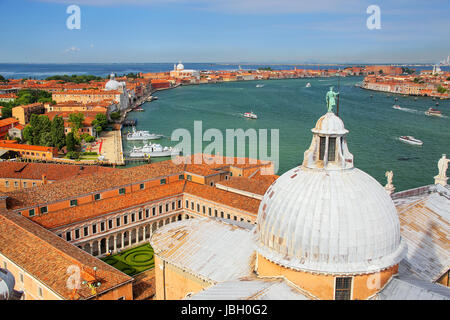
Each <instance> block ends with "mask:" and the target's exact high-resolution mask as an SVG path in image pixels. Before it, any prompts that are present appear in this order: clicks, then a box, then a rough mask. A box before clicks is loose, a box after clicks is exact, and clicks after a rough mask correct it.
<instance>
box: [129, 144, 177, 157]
mask: <svg viewBox="0 0 450 320" xmlns="http://www.w3.org/2000/svg"><path fill="white" fill-rule="evenodd" d="M180 152H181V150H179V149H177V148H172V147H163V146H162V145H160V144H157V143H152V144H145V145H144V146H143V147H136V146H134V147H133V149H132V150H131V152H130V158H148V157H150V158H154V157H170V156H172V155H179V154H180Z"/></svg>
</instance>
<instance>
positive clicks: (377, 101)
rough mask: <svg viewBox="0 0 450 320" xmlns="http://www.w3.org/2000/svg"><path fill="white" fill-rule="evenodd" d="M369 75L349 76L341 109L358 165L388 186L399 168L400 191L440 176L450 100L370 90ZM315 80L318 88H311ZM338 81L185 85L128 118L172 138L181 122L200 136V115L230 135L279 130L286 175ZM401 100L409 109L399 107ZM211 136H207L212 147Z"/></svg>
mask: <svg viewBox="0 0 450 320" xmlns="http://www.w3.org/2000/svg"><path fill="white" fill-rule="evenodd" d="M361 80H362V78H360V77H353V78H342V79H340V84H339V87H340V89H339V91H340V93H341V97H340V110H339V116H340V117H341V118H342V119H343V121H344V123H345V126H346V128H347V129H348V130H349V131H350V133H349V134H348V136H347V142H348V145H349V150H350V152H351V153H353V155H354V162H355V166H356V167H358V168H360V169H361V170H364V171H365V172H367V173H369V174H370V175H372V176H373V177H374V178H375V179H377V180H378V181H379V182H380V183H381V184H382V185H385V184H386V178H385V176H384V174H385V172H386V171H387V170H393V172H394V185H395V187H396V190H397V191H400V190H405V189H409V188H414V187H418V186H422V185H425V184H431V183H433V182H434V179H433V177H434V176H435V175H436V174H437V173H438V169H437V161H438V160H439V158H440V157H441V155H442V154H444V153H445V154H447V155H450V130H449V129H450V101H445V100H437V101H433V100H432V99H431V98H423V97H418V98H417V100H415V99H414V97H407V96H401V95H389V94H386V93H379V92H372V91H367V90H363V89H360V88H358V87H355V86H354V85H355V83H357V82H359V81H361ZM308 82H310V83H311V87H310V88H306V87H305V85H306V83H308ZM256 84H264V87H262V88H256ZM331 85H334V86H335V91H337V88H338V79H337V78H322V79H320V78H315V79H286V80H268V81H245V82H231V83H220V84H207V85H197V86H184V87H179V88H176V89H172V90H166V91H160V92H157V93H156V94H155V95H156V96H158V98H159V99H158V100H156V101H153V102H151V103H146V104H144V105H143V108H144V109H145V112H131V113H129V115H128V118H130V119H137V120H138V124H137V129H140V130H149V131H150V132H155V133H162V134H164V135H165V136H167V137H170V136H171V134H172V131H173V130H175V129H177V128H186V129H188V130H189V131H190V132H191V135H192V136H193V135H194V131H193V128H194V121H195V120H202V122H203V132H204V131H205V130H207V129H208V128H217V129H220V130H221V131H222V133H223V135H224V137H225V129H237V128H242V129H244V130H247V129H248V128H255V129H279V171H278V172H277V174H280V175H281V174H283V173H284V172H286V171H287V170H289V169H291V168H293V167H294V166H297V165H299V164H300V163H301V162H302V161H303V152H304V151H305V150H306V149H307V148H308V147H309V145H310V143H311V139H312V133H311V128H313V127H314V126H315V123H316V121H317V120H318V119H319V118H320V117H321V116H322V115H323V114H324V113H325V112H326V104H325V94H326V92H327V91H328V89H329V87H330V86H331ZM371 95H372V97H371ZM395 98H397V99H398V101H395V100H394V99H395ZM436 102H438V103H439V107H438V108H439V109H440V110H441V111H442V112H443V114H444V115H445V116H444V117H442V118H437V117H429V116H426V115H425V114H424V112H425V111H426V110H427V109H428V108H429V107H431V106H435V104H436ZM394 104H398V105H400V106H401V107H402V108H403V110H396V109H393V108H392V107H393V105H394ZM251 110H253V111H254V112H255V113H256V114H257V115H258V117H259V119H258V120H249V119H246V118H243V117H242V116H241V115H242V113H244V112H247V111H251ZM124 130H127V128H125V129H124ZM401 135H412V136H414V137H416V138H418V139H420V140H422V141H423V142H424V144H423V146H413V145H408V144H405V143H402V142H400V141H399V140H398V137H399V136H401ZM158 143H161V144H162V145H168V146H170V145H171V146H174V145H176V144H177V143H178V142H175V141H170V139H168V138H163V139H161V140H159V141H158ZM209 143H210V142H204V146H206V145H208V144H209ZM123 145H124V151H125V152H127V151H129V149H130V148H131V146H132V145H142V143H139V142H127V141H125V140H124V143H123ZM224 145H225V143H224ZM269 150H270V149H269ZM166 159H167V158H166Z"/></svg>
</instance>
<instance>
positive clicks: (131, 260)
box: [102, 243, 155, 276]
mask: <svg viewBox="0 0 450 320" xmlns="http://www.w3.org/2000/svg"><path fill="white" fill-rule="evenodd" d="M102 260H103V261H104V262H106V263H107V264H109V265H111V266H113V267H114V268H116V269H118V270H120V271H122V272H123V273H126V274H127V275H129V276H133V275H135V274H138V273H141V272H143V271H146V270H149V269H153V268H154V266H155V259H154V257H153V248H152V247H151V246H150V244H149V243H146V244H143V245H140V246H137V247H134V248H131V249H127V250H124V251H121V252H119V253H116V254H113V255H110V256H107V257H104V258H102Z"/></svg>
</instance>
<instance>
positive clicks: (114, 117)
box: [110, 112, 120, 120]
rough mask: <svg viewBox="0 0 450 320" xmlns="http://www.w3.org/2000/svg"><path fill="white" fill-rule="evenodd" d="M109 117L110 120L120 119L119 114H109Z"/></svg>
mask: <svg viewBox="0 0 450 320" xmlns="http://www.w3.org/2000/svg"><path fill="white" fill-rule="evenodd" d="M110 117H111V119H112V120H119V119H120V113H119V112H111V114H110Z"/></svg>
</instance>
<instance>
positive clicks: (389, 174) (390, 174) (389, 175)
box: [384, 171, 394, 188]
mask: <svg viewBox="0 0 450 320" xmlns="http://www.w3.org/2000/svg"><path fill="white" fill-rule="evenodd" d="M384 175H385V176H386V178H387V185H386V187H387V188H392V187H393V185H392V179H393V178H394V173H393V172H392V171H386V173H385V174H384Z"/></svg>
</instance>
